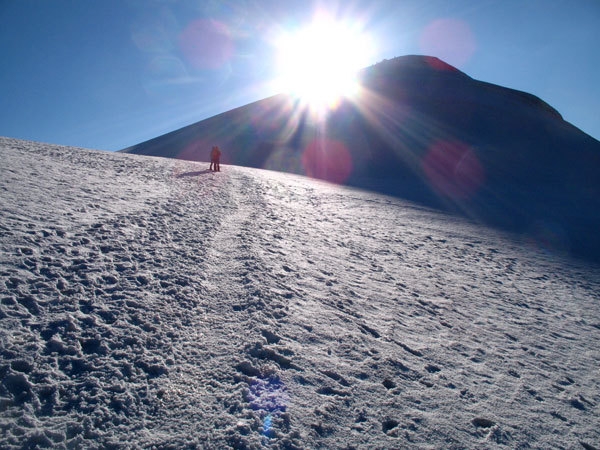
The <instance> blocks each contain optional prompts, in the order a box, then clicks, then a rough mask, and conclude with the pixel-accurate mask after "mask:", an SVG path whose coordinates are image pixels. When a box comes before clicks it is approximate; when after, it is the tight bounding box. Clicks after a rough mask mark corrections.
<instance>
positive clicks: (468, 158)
mask: <svg viewBox="0 0 600 450" xmlns="http://www.w3.org/2000/svg"><path fill="white" fill-rule="evenodd" d="M422 168H423V172H424V173H425V177H426V179H427V181H429V183H430V184H431V186H432V187H433V188H434V190H435V191H437V192H438V194H440V195H442V196H445V197H449V198H452V199H467V198H470V197H472V196H473V195H475V194H476V193H477V191H478V190H479V188H480V187H481V185H482V184H483V182H484V179H485V172H484V169H483V166H482V165H481V163H480V162H479V159H478V158H477V155H475V153H474V152H473V151H472V150H471V148H470V147H469V146H468V145H466V144H463V143H461V142H445V141H442V142H436V143H434V144H433V145H432V146H431V148H430V149H429V151H428V152H427V154H426V155H425V157H424V158H423V163H422Z"/></svg>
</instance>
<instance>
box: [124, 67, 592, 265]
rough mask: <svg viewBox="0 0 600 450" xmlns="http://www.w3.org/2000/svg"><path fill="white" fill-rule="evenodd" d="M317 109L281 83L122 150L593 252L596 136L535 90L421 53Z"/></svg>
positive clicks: (368, 75) (376, 71) (372, 71)
mask: <svg viewBox="0 0 600 450" xmlns="http://www.w3.org/2000/svg"><path fill="white" fill-rule="evenodd" d="M359 78H360V82H361V85H362V93H361V95H360V96H359V98H358V99H356V100H354V101H350V100H345V101H342V102H340V104H339V105H338V106H337V108H336V109H333V110H331V111H330V112H329V113H328V114H327V115H326V117H324V116H316V115H314V114H312V113H311V111H310V110H308V109H306V108H303V107H302V105H301V103H300V101H298V100H294V99H293V98H291V97H289V96H286V95H283V94H280V95H276V96H273V97H270V98H267V99H264V100H260V101H257V102H255V103H251V104H249V105H246V106H243V107H240V108H237V109H234V110H231V111H227V112H225V113H222V114H219V115H217V116H214V117H211V118H209V119H206V120H203V121H200V122H198V123H195V124H192V125H189V126H187V127H184V128H182V129H179V130H176V131H173V132H171V133H168V134H165V135H163V136H160V137H157V138H154V139H152V140H149V141H146V142H143V143H140V144H138V145H135V146H133V147H130V148H127V149H125V150H124V152H127V153H136V154H143V155H152V156H162V157H170V158H180V159H188V160H200V161H206V160H207V159H208V152H209V149H210V148H211V147H212V145H219V146H220V147H221V148H222V149H223V162H224V163H225V164H236V165H242V166H248V167H258V168H266V169H272V170H278V171H282V172H291V173H298V174H304V175H308V176H311V177H314V178H320V179H325V180H328V181H331V182H335V183H339V184H347V185H352V186H357V187H361V188H368V189H372V190H377V191H380V192H384V193H387V194H393V195H396V196H401V197H404V198H408V199H410V200H413V201H418V202H421V203H424V204H426V205H427V206H433V207H436V208H442V209H445V210H449V211H452V212H454V213H460V214H464V215H466V216H468V217H470V218H472V219H475V220H478V221H481V222H484V223H488V224H492V225H495V226H501V227H503V228H508V229H510V230H511V231H517V232H519V233H526V234H528V235H531V237H532V239H533V240H535V241H536V242H538V243H541V244H543V245H546V246H548V248H550V249H552V250H561V251H566V252H569V253H573V254H576V255H578V256H585V257H591V258H593V259H598V258H600V256H599V255H600V240H599V239H598V237H596V233H595V230H596V229H597V228H598V225H599V224H600V212H599V211H600V142H598V141H596V140H595V139H593V138H592V137H590V136H588V135H587V134H585V133H583V132H582V131H580V130H579V129H577V128H576V127H574V126H573V125H571V124H570V123H568V122H566V121H565V120H564V119H563V118H562V116H561V115H560V113H559V112H558V111H556V110H555V109H554V108H553V107H551V106H550V105H548V104H547V103H546V102H544V101H543V100H541V99H539V98H538V97H536V96H534V95H531V94H528V93H525V92H521V91H517V90H514V89H509V88H505V87H501V86H498V85H494V84H491V83H487V82H483V81H478V80H475V79H473V78H471V77H470V76H468V75H467V74H465V73H463V72H461V71H460V70H458V69H456V68H455V67H453V66H451V65H449V64H447V63H445V62H444V61H441V60H440V59H438V58H435V57H430V56H419V55H409V56H403V57H398V58H394V59H391V60H385V61H383V62H380V63H378V64H376V65H374V66H372V67H369V68H366V69H364V70H363V71H362V72H361V73H360V77H359Z"/></svg>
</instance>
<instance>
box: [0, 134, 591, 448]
mask: <svg viewBox="0 0 600 450" xmlns="http://www.w3.org/2000/svg"><path fill="white" fill-rule="evenodd" d="M0 160H1V161H2V162H1V164H0V192H1V194H0V211H1V214H2V221H1V222H0V246H1V247H0V252H1V253H0V254H1V258H0V264H1V267H0V323H1V327H0V345H1V348H0V351H1V352H2V362H1V365H0V411H1V414H0V430H1V433H0V446H1V447H2V448H35V447H36V446H39V447H52V448H119V447H123V448H248V449H259V448H272V449H303V448H361V449H367V448H586V449H590V448H594V447H596V448H597V447H598V446H599V445H600V432H599V431H598V417H599V416H600V414H599V413H600V407H599V404H600V381H599V380H600V371H599V368H598V361H599V360H600V314H599V312H600V304H599V299H600V279H599V276H598V274H599V273H600V272H599V271H598V267H597V266H592V265H588V264H586V263H583V262H573V261H566V260H561V259H559V258H558V257H557V256H553V255H551V254H545V253H542V252H540V251H538V250H536V249H535V248H531V247H529V246H528V245H527V244H526V243H525V242H523V241H522V240H521V239H519V238H518V236H509V235H503V234H500V233H498V232H494V231H491V230H489V229H486V228H483V227H481V226H479V225H475V224H472V223H469V222H467V221H466V220H463V219H458V218H455V217H452V216H449V215H444V214H441V213H439V212H436V211H433V210H429V209H426V208H423V207H420V206H417V205H415V204H412V203H409V202H406V201H403V200H400V199H396V198H392V197H386V196H382V195H376V194H373V193H369V192H366V191H360V190H353V189H348V188H343V187H338V186H335V185H330V184H326V183H323V182H318V181H314V180H311V179H308V178H302V177H299V176H292V175H286V174H282V173H277V172H270V171H264V170H257V169H249V168H242V167H236V166H228V165H224V166H223V168H222V172H220V173H212V172H210V171H208V170H207V169H208V163H195V162H188V161H177V160H168V159H160V158H151V157H141V156H136V155H127V154H111V153H103V152H94V151H88V150H82V149H73V148H66V147H58V146H53V145H46V144H38V143H31V142H24V141H17V140H12V139H3V138H0Z"/></svg>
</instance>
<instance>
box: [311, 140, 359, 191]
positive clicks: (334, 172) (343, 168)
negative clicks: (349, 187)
mask: <svg viewBox="0 0 600 450" xmlns="http://www.w3.org/2000/svg"><path fill="white" fill-rule="evenodd" d="M302 166H303V167H304V171H305V173H306V175H308V176H309V177H313V178H319V179H321V180H327V181H330V182H332V183H337V184H343V183H344V182H346V181H347V180H348V178H349V177H350V175H351V174H352V170H353V164H352V155H351V154H350V152H349V151H348V149H347V148H346V146H345V145H344V143H343V142H340V141H336V140H330V139H327V138H323V139H315V140H314V141H312V142H311V143H310V144H308V146H307V147H306V149H305V150H304V153H303V154H302Z"/></svg>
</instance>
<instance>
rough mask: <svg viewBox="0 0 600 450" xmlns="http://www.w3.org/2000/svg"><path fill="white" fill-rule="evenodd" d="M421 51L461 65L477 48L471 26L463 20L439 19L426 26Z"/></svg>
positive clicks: (422, 35)
mask: <svg viewBox="0 0 600 450" xmlns="http://www.w3.org/2000/svg"><path fill="white" fill-rule="evenodd" d="M420 46H421V51H422V52H423V53H424V54H426V55H432V56H437V57H438V58H440V59H443V60H444V61H446V62H448V63H450V64H452V65H455V66H458V67H461V66H464V64H465V63H466V62H467V61H469V59H470V58H471V56H473V53H475V50H476V48H477V45H476V42H475V36H474V35H473V32H472V31H471V27H470V26H469V25H468V24H467V23H466V22H463V21H462V20H457V19H438V20H435V21H433V22H431V23H430V24H429V25H427V26H426V27H425V29H424V30H423V32H422V34H421V38H420Z"/></svg>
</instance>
